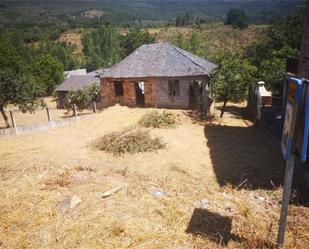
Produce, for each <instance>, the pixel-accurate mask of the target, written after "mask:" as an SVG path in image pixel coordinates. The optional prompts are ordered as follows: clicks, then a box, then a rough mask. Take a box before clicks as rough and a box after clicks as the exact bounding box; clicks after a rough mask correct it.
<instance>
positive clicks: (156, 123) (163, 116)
mask: <svg viewBox="0 0 309 249" xmlns="http://www.w3.org/2000/svg"><path fill="white" fill-rule="evenodd" d="M138 124H139V125H141V126H143V127H146V128H149V127H153V128H169V127H174V126H175V125H176V116H175V115H174V114H173V113H172V112H166V111H163V112H162V113H160V112H158V111H151V112H149V113H146V114H145V115H144V116H143V117H142V118H141V119H140V120H139V121H138Z"/></svg>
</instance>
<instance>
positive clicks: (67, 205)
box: [58, 195, 82, 214]
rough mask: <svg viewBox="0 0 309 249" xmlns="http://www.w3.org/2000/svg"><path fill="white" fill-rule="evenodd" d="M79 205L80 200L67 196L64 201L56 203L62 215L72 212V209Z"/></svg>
mask: <svg viewBox="0 0 309 249" xmlns="http://www.w3.org/2000/svg"><path fill="white" fill-rule="evenodd" d="M80 203H82V200H81V199H80V198H79V197H78V196H76V195H73V196H68V197H66V198H65V199H64V200H62V201H61V202H59V203H58V207H59V209H60V211H61V213H62V214H65V213H67V212H69V211H70V210H72V209H73V208H75V207H77V206H78V205H79V204H80Z"/></svg>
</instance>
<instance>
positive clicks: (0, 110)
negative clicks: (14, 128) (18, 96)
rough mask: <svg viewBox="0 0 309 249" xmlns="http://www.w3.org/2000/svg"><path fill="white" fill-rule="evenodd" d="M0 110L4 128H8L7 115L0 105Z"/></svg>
mask: <svg viewBox="0 0 309 249" xmlns="http://www.w3.org/2000/svg"><path fill="white" fill-rule="evenodd" d="M0 112H1V114H2V117H3V119H4V121H5V124H6V128H10V123H9V119H8V116H6V114H5V111H4V108H3V106H0Z"/></svg>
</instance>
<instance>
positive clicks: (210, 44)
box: [59, 23, 267, 59]
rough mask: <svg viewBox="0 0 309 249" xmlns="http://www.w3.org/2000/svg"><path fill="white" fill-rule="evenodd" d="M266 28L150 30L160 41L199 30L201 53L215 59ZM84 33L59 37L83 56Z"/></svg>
mask: <svg viewBox="0 0 309 249" xmlns="http://www.w3.org/2000/svg"><path fill="white" fill-rule="evenodd" d="M266 28H267V26H266V25H251V26H250V27H249V28H248V29H246V30H239V29H233V28H232V27H231V26H226V25H223V24H222V23H213V24H205V25H202V26H201V27H200V28H193V27H168V28H150V29H148V31H149V32H150V33H151V34H152V35H154V36H155V37H156V40H157V41H158V42H164V41H170V42H175V41H176V40H177V36H178V35H179V34H180V33H182V34H183V35H184V37H185V39H186V40H189V39H190V36H191V35H192V33H193V32H198V33H199V34H200V35H201V37H202V39H201V49H200V51H199V55H200V56H206V57H207V58H209V59H213V58H214V57H215V56H216V55H217V54H218V53H223V52H226V51H229V52H241V51H242V50H243V48H244V47H246V46H247V45H249V44H250V43H252V42H254V41H255V40H257V39H259V37H261V36H263V33H264V32H265V30H266ZM119 32H120V33H121V34H125V33H126V32H128V30H126V29H119ZM82 33H83V32H82V31H81V30H80V29H78V30H70V31H68V32H65V33H63V34H62V35H61V37H60V38H59V40H60V41H65V42H68V43H71V44H74V45H76V54H77V55H79V56H80V57H82V56H83V54H82V44H81V37H82Z"/></svg>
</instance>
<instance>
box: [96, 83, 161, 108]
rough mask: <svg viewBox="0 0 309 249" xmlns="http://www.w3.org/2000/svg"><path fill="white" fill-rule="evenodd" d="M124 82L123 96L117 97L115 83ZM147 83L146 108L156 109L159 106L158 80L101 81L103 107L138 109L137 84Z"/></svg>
mask: <svg viewBox="0 0 309 249" xmlns="http://www.w3.org/2000/svg"><path fill="white" fill-rule="evenodd" d="M115 81H122V82H123V96H116V94H115V88H114V82H115ZM138 81H143V82H145V85H144V86H145V87H144V89H145V106H146V107H155V106H156V104H157V96H156V83H157V81H158V80H157V79H155V78H147V79H132V78H130V79H113V78H109V79H104V78H103V79H101V94H102V105H103V107H108V106H113V105H115V104H117V103H118V104H119V105H125V106H129V107H136V92H135V82H138Z"/></svg>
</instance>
